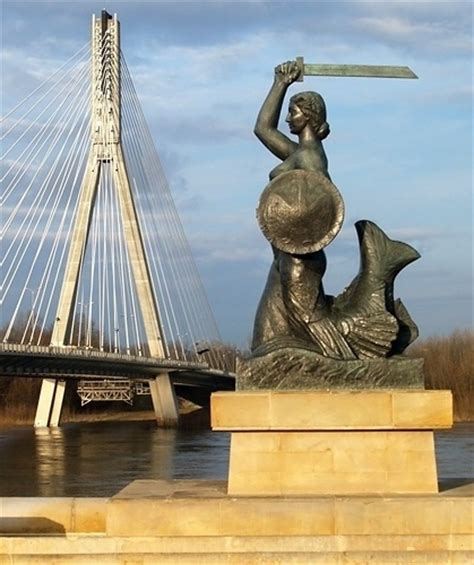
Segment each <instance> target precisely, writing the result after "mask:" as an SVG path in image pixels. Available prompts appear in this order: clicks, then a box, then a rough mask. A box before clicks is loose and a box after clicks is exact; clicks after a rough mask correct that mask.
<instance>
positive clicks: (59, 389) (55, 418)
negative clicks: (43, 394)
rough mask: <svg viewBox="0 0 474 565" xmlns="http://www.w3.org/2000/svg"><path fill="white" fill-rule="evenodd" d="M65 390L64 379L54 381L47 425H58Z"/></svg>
mask: <svg viewBox="0 0 474 565" xmlns="http://www.w3.org/2000/svg"><path fill="white" fill-rule="evenodd" d="M65 392H66V381H63V380H61V381H56V390H55V391H54V400H53V408H52V410H51V417H50V418H49V425H50V426H52V427H57V426H59V422H60V420H61V412H62V411H63V403H64V393H65Z"/></svg>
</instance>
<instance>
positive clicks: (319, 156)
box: [269, 145, 329, 180]
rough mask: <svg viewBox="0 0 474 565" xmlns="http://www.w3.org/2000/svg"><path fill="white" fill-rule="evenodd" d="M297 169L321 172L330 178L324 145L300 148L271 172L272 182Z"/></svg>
mask: <svg viewBox="0 0 474 565" xmlns="http://www.w3.org/2000/svg"><path fill="white" fill-rule="evenodd" d="M295 169H302V170H304V171H315V172H321V173H323V174H324V175H326V176H327V177H328V178H329V173H328V160H327V157H326V154H325V152H324V149H323V147H322V145H320V146H312V147H298V148H297V149H296V150H295V151H294V152H293V153H292V154H291V155H290V156H289V157H287V158H286V159H285V160H284V161H283V162H282V163H280V164H279V165H278V166H277V167H275V168H274V169H272V170H271V171H270V175H269V176H270V180H273V179H274V178H276V177H277V176H278V175H281V174H282V173H287V172H288V171H294V170H295Z"/></svg>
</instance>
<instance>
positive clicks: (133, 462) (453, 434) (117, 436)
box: [0, 421, 474, 496]
mask: <svg viewBox="0 0 474 565" xmlns="http://www.w3.org/2000/svg"><path fill="white" fill-rule="evenodd" d="M229 439H230V434H228V433H223V432H219V433H217V432H211V431H208V430H202V429H200V430H195V431H190V430H162V429H159V428H157V427H156V424H155V423H154V422H153V421H147V422H98V423H76V424H66V425H64V426H62V427H61V428H57V429H39V430H35V429H33V428H10V429H6V430H0V496H111V495H113V494H115V493H117V492H118V491H119V490H120V489H122V488H123V487H125V486H126V485H127V484H129V483H130V482H131V481H134V480H136V479H158V478H159V479H222V480H223V479H226V477H227V468H228V453H229ZM435 441H436V458H437V465H438V475H439V477H440V478H441V479H448V478H461V479H466V478H471V477H474V423H471V424H457V425H456V426H455V427H454V428H453V429H452V430H450V431H446V432H441V433H436V434H435Z"/></svg>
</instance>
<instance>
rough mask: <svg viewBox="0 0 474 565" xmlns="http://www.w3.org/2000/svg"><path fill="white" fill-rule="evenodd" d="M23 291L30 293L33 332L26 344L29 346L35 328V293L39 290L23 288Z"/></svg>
mask: <svg viewBox="0 0 474 565" xmlns="http://www.w3.org/2000/svg"><path fill="white" fill-rule="evenodd" d="M25 290H27V291H28V292H31V314H30V316H31V323H32V326H33V331H32V332H31V337H30V341H29V342H28V345H31V342H32V340H33V338H34V332H35V326H36V313H35V296H36V293H37V292H38V290H39V288H30V287H28V286H27V287H25Z"/></svg>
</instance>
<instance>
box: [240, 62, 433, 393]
mask: <svg viewBox="0 0 474 565" xmlns="http://www.w3.org/2000/svg"><path fill="white" fill-rule="evenodd" d="M299 74H300V68H299V67H298V65H297V63H296V62H295V61H288V62H286V63H283V64H281V65H279V66H277V67H276V68H275V77H274V82H273V84H272V87H271V89H270V92H269V93H268V95H267V97H266V99H265V101H264V103H263V105H262V108H261V110H260V113H259V115H258V118H257V122H256V125H255V130H254V131H255V134H256V136H257V137H258V138H259V140H260V141H261V142H262V143H263V144H264V145H265V146H266V147H267V148H268V149H269V150H270V151H271V152H272V153H273V154H274V155H276V156H277V157H278V158H279V159H281V161H282V162H281V164H279V165H278V166H277V167H276V168H274V169H273V170H272V171H271V172H270V183H269V184H268V185H267V187H266V188H265V190H264V191H263V193H262V196H261V198H260V202H259V206H258V209H257V217H258V220H259V224H260V227H261V229H262V231H263V233H264V235H265V236H266V237H267V239H268V240H269V241H270V243H271V245H272V250H273V257H274V258H273V263H272V265H271V268H270V272H269V275H268V279H267V283H266V286H265V289H264V291H263V295H262V297H261V300H260V303H259V306H258V309H257V314H256V318H255V326H254V332H253V339H252V346H251V355H250V357H248V358H247V359H241V360H240V361H239V365H238V371H237V372H238V381H237V386H238V388H269V387H271V388H307V387H308V386H324V387H328V386H329V387H351V388H354V387H355V388H366V387H368V386H375V387H377V386H380V387H396V386H399V387H401V386H403V387H404V388H407V387H422V386H423V382H422V379H423V377H422V372H421V363H422V362H421V361H420V360H410V359H407V358H406V357H404V356H401V355H400V354H401V353H402V352H403V350H404V349H405V348H406V347H407V346H408V345H409V344H410V343H411V342H412V341H413V340H414V339H415V338H416V337H417V335H418V331H417V328H416V325H415V324H414V322H413V321H412V320H411V318H410V316H409V314H408V312H407V310H406V309H405V307H404V306H403V303H402V302H401V301H400V300H395V299H394V295H393V287H394V279H395V277H396V275H397V274H398V273H399V272H400V271H401V269H403V268H404V267H405V266H407V265H408V264H409V263H411V262H413V261H415V260H416V259H418V258H419V254H418V252H417V251H416V250H415V249H414V248H413V247H411V246H410V245H408V244H406V243H403V242H399V241H394V240H391V239H390V238H389V237H387V235H386V234H385V233H384V232H383V231H382V230H381V229H380V228H379V227H378V226H377V225H376V224H374V223H373V222H370V221H368V220H361V221H359V222H357V223H356V224H355V227H356V231H357V236H358V239H359V245H360V269H359V273H358V274H357V276H356V277H355V278H354V280H353V281H352V282H351V283H350V284H349V286H348V287H347V288H346V289H345V290H344V291H343V292H342V293H341V294H340V295H339V296H336V297H334V296H330V295H328V294H326V293H325V291H324V287H323V280H322V279H323V276H324V273H325V271H326V255H325V253H324V247H326V246H327V245H328V244H329V243H330V242H331V241H332V240H333V239H334V237H336V235H337V234H338V232H339V230H340V229H341V226H342V222H343V218H344V204H343V201H342V198H341V195H340V193H339V191H338V189H337V188H336V187H335V185H334V184H333V183H332V181H331V178H330V176H329V172H328V160H327V157H326V153H325V151H324V147H323V143H322V142H323V140H324V139H325V138H326V137H327V136H328V135H329V124H328V122H327V119H326V106H325V103H324V100H323V98H322V97H321V95H320V94H318V93H316V92H301V93H299V94H296V95H294V96H293V97H292V98H291V99H290V102H289V108H288V115H287V117H286V122H287V123H288V126H289V130H290V132H291V133H292V134H294V135H296V136H297V137H298V141H297V142H296V141H293V140H291V139H290V138H289V137H287V136H286V135H285V134H284V133H282V132H281V131H279V130H278V121H279V117H280V114H281V109H282V105H283V100H284V97H285V93H286V91H287V89H288V87H289V86H290V85H291V84H292V83H293V82H295V81H296V80H297V79H298V77H299Z"/></svg>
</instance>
